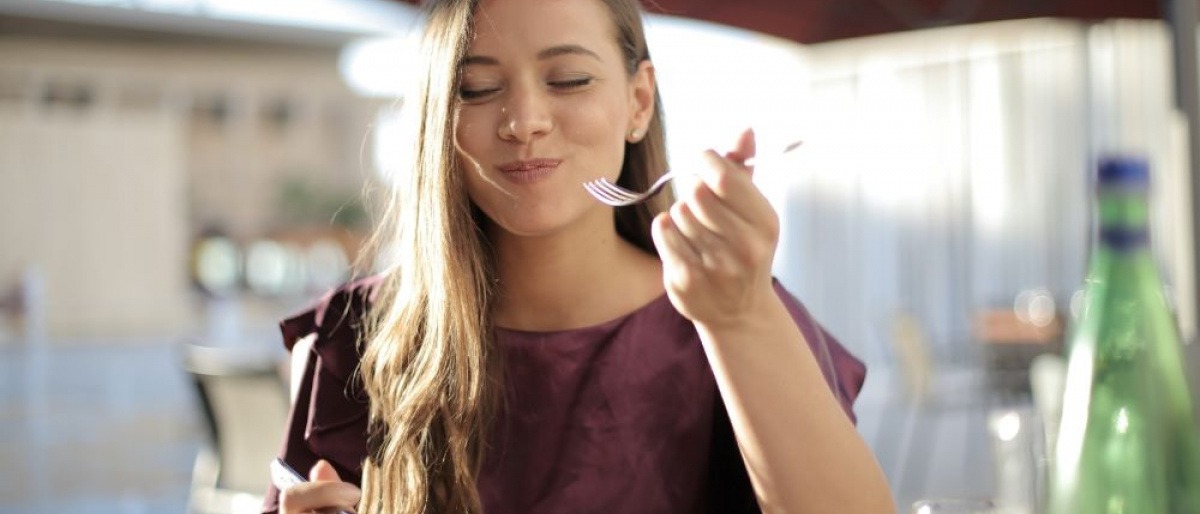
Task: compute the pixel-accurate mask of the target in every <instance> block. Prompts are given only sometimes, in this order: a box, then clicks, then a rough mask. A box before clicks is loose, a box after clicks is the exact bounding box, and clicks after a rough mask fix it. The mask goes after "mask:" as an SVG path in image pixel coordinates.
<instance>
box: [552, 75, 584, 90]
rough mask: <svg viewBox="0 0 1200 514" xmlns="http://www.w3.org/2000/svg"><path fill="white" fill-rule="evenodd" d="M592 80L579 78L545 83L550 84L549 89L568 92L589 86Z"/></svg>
mask: <svg viewBox="0 0 1200 514" xmlns="http://www.w3.org/2000/svg"><path fill="white" fill-rule="evenodd" d="M592 80H594V79H593V78H592V77H580V78H577V79H569V80H552V81H550V82H547V83H548V84H550V87H553V88H554V89H559V90H565V91H569V90H572V89H578V88H581V87H584V86H587V85H590V84H591V83H592Z"/></svg>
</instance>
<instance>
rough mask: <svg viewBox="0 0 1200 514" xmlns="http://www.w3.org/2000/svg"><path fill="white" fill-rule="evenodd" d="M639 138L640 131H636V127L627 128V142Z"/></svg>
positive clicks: (634, 141)
mask: <svg viewBox="0 0 1200 514" xmlns="http://www.w3.org/2000/svg"><path fill="white" fill-rule="evenodd" d="M641 138H642V133H641V132H638V129H630V130H629V142H630V143H636V142H638V140H639V139H641Z"/></svg>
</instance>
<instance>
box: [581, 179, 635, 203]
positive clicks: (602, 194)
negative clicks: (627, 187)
mask: <svg viewBox="0 0 1200 514" xmlns="http://www.w3.org/2000/svg"><path fill="white" fill-rule="evenodd" d="M583 187H584V188H586V189H587V191H588V193H591V195H592V196H593V197H595V198H596V199H597V200H600V201H602V202H604V203H606V204H609V205H613V206H618V207H619V206H623V205H629V204H630V203H632V202H635V201H637V198H636V195H634V194H632V193H629V192H626V191H624V190H618V189H614V187H613V186H611V185H610V184H608V183H607V182H605V181H603V180H594V181H592V182H587V183H585V184H584V185H583Z"/></svg>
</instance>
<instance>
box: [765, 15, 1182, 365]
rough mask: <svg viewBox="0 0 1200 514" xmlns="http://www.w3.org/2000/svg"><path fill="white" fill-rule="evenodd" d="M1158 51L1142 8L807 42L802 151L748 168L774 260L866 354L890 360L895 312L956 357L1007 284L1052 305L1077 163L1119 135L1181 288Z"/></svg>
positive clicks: (1081, 230)
mask: <svg viewBox="0 0 1200 514" xmlns="http://www.w3.org/2000/svg"><path fill="white" fill-rule="evenodd" d="M1169 51H1170V46H1169V40H1168V36H1167V32H1166V29H1165V27H1164V26H1163V25H1162V24H1160V23H1157V22H1135V21H1124V20H1122V21H1111V22H1105V23H1099V24H1085V23H1082V22H1073V21H1063V20H1044V19H1043V20H1021V21H1012V22H1002V23H994V24H986V25H978V26H971V27H954V28H945V29H937V30H929V31H921V32H913V33H906V34H894V35H888V36H881V37H875V38H864V39H861V40H851V41H845V42H837V43H827V44H822V45H815V46H810V47H807V48H806V49H805V50H804V51H803V54H804V56H805V62H806V65H807V66H808V77H807V79H808V80H807V82H805V83H804V84H801V85H799V89H800V90H801V91H802V92H803V96H804V97H805V102H804V103H805V105H804V109H802V116H805V117H806V120H805V125H806V127H807V128H808V132H807V133H806V141H807V142H806V145H805V151H804V153H803V155H802V156H801V157H799V162H798V163H797V164H796V166H797V167H798V170H797V171H796V172H794V173H775V174H769V177H767V178H763V179H762V180H764V181H769V182H770V187H768V188H767V189H768V191H769V192H770V193H769V194H770V196H771V197H772V200H773V201H774V202H775V204H776V207H777V209H779V211H780V213H781V215H782V217H783V220H784V232H783V236H782V241H781V244H780V248H779V254H778V256H777V258H776V274H777V275H778V276H779V277H781V279H782V280H783V281H784V282H785V284H787V285H788V286H789V287H790V288H791V289H792V290H793V291H794V292H796V293H797V294H798V295H799V296H800V297H801V298H802V299H804V301H805V302H806V303H807V304H808V305H809V306H810V308H811V309H812V310H813V311H814V313H815V314H816V315H817V316H818V318H819V319H821V320H823V321H824V322H825V323H826V324H828V325H829V327H830V328H831V330H832V331H833V332H834V333H835V334H836V335H837V336H839V337H840V338H841V339H842V340H844V341H846V343H847V345H848V346H850V347H851V348H853V349H855V350H856V351H857V352H858V353H859V354H860V355H863V356H864V357H865V358H867V359H868V360H869V361H875V363H877V364H882V365H884V366H887V365H889V363H890V362H891V360H892V359H891V356H890V355H889V353H888V352H889V350H888V348H889V344H890V343H889V341H888V340H887V338H888V337H890V335H889V334H888V332H887V326H888V323H889V320H890V319H891V318H892V316H894V315H895V314H896V313H900V312H904V313H909V314H911V315H913V316H915V317H916V318H917V319H918V320H919V321H920V322H921V323H922V325H923V326H925V327H926V329H927V331H928V336H929V338H930V342H931V344H932V345H933V352H934V355H935V356H936V357H937V358H939V359H942V360H946V359H949V360H954V359H958V358H962V357H963V356H964V354H966V353H967V352H968V351H969V349H970V346H969V345H971V344H972V343H973V342H972V341H971V337H970V333H971V326H970V324H971V320H972V317H973V315H974V313H976V312H978V311H980V310H981V309H986V308H1005V307H1007V306H1011V305H1012V303H1013V300H1014V298H1015V297H1016V295H1017V294H1018V293H1019V292H1020V291H1022V290H1024V289H1029V288H1045V289H1047V290H1049V291H1050V292H1051V293H1052V294H1053V296H1054V298H1055V299H1056V301H1057V304H1058V306H1059V308H1060V310H1066V305H1067V304H1068V302H1069V300H1070V297H1071V295H1072V294H1073V292H1074V291H1076V290H1077V289H1078V288H1079V286H1080V285H1081V284H1082V280H1083V273H1084V269H1085V266H1086V257H1087V251H1088V245H1089V244H1090V237H1089V231H1090V228H1091V226H1090V219H1091V218H1090V216H1091V190H1090V180H1091V174H1092V170H1093V168H1094V163H1095V161H1096V159H1097V157H1098V156H1100V155H1102V154H1104V153H1106V152H1111V151H1129V152H1136V153H1140V154H1143V155H1146V156H1147V157H1149V159H1150V162H1151V166H1152V169H1153V173H1154V179H1155V182H1154V194H1155V197H1154V199H1153V200H1154V202H1155V204H1154V206H1155V215H1156V218H1155V219H1154V232H1155V245H1156V250H1158V251H1159V255H1160V256H1162V257H1163V264H1164V271H1165V272H1166V274H1167V277H1165V278H1166V279H1167V281H1168V282H1170V283H1178V284H1179V285H1180V286H1186V285H1188V284H1190V280H1191V279H1190V275H1188V274H1187V273H1188V272H1187V270H1188V263H1189V262H1190V261H1189V259H1188V254H1187V253H1186V252H1187V251H1189V250H1188V244H1187V243H1188V234H1187V228H1186V226H1185V221H1186V220H1187V219H1189V217H1188V216H1187V212H1188V203H1187V182H1186V175H1185V173H1186V171H1185V168H1184V166H1185V159H1184V155H1185V154H1184V153H1183V152H1184V148H1185V146H1184V145H1183V138H1182V126H1181V123H1180V122H1179V121H1178V119H1177V114H1176V113H1175V111H1174V109H1173V107H1172V100H1171V98H1172V97H1171V81H1172V77H1171V69H1170V54H1169ZM1178 292H1180V293H1187V294H1181V295H1179V296H1180V297H1184V296H1190V291H1182V290H1181V291H1178ZM1182 310H1183V311H1185V312H1190V309H1182Z"/></svg>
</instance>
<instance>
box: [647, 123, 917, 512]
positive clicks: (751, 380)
mask: <svg viewBox="0 0 1200 514" xmlns="http://www.w3.org/2000/svg"><path fill="white" fill-rule="evenodd" d="M753 153H754V139H753V134H751V133H749V132H747V133H746V134H744V135H743V137H742V138H741V140H740V141H739V144H738V147H737V149H736V150H735V151H733V152H730V153H729V154H727V155H726V158H722V157H720V156H718V155H716V154H715V153H711V152H710V153H709V158H710V159H709V160H710V163H711V166H710V169H707V170H704V173H703V174H702V180H700V181H697V183H696V184H695V185H694V187H693V188H692V190H691V191H690V194H685V195H681V199H680V200H679V201H678V202H677V203H676V204H675V205H673V206H672V207H671V210H670V212H668V213H664V214H662V215H660V216H659V217H658V218H656V219H655V221H654V227H653V234H654V240H655V245H656V246H657V248H658V249H659V254H660V255H661V256H662V259H663V281H664V285H665V287H666V289H667V293H668V294H669V295H670V297H671V301H672V302H673V303H674V305H675V307H676V308H677V309H678V310H679V311H680V313H682V314H683V315H684V316H687V317H688V318H689V319H691V320H692V321H693V322H694V323H695V325H696V328H697V331H698V332H699V334H700V338H701V341H702V342H703V344H704V348H705V351H706V353H707V354H708V358H709V362H710V363H711V365H712V368H713V372H714V373H715V374H716V379H717V385H718V388H719V389H720V392H721V397H722V399H723V400H724V402H725V405H726V408H727V410H728V411H729V417H730V421H731V422H732V424H733V429H734V434H735V436H736V438H737V441H738V445H739V447H740V448H741V452H742V457H743V459H744V460H745V463H746V469H747V471H748V472H749V475H750V479H751V482H752V483H753V485H754V489H755V493H756V494H757V496H758V500H759V504H760V505H761V506H762V507H763V509H764V510H765V511H767V512H796V513H809V512H812V513H822V512H870V513H874V512H895V508H894V506H893V504H892V498H891V494H890V492H889V490H888V485H887V482H886V479H885V478H884V476H883V473H882V472H881V470H880V469H879V466H878V464H877V463H876V462H875V459H874V457H873V456H872V455H871V452H870V450H869V448H868V447H867V446H866V444H865V443H864V442H863V441H862V439H861V438H860V437H859V436H858V433H857V432H856V431H855V430H854V426H853V424H852V423H851V422H850V420H849V419H848V417H847V416H846V415H845V413H844V412H843V411H842V408H841V406H840V404H839V403H838V401H837V399H836V398H835V397H834V395H833V393H832V391H831V390H830V387H829V385H828V384H827V383H826V381H825V379H824V375H823V374H822V372H821V366H820V365H819V363H818V361H817V360H816V358H815V356H814V355H813V352H812V351H811V350H810V349H809V348H810V345H808V344H806V343H808V341H806V340H805V338H804V335H803V333H802V332H801V331H800V329H799V327H798V326H797V325H796V323H795V321H794V320H793V319H792V318H791V315H790V314H789V312H788V310H787V308H786V306H785V305H784V304H783V302H782V301H781V300H780V298H779V296H778V295H776V294H775V291H774V288H773V285H772V279H771V260H772V258H773V256H774V252H775V245H776V243H777V242H778V239H779V220H778V217H777V216H776V214H775V212H774V210H773V209H772V208H771V206H770V204H769V203H768V202H767V201H766V198H765V197H763V195H762V194H761V193H760V192H759V191H758V189H757V188H756V187H755V186H754V184H753V182H752V181H751V177H750V174H749V173H746V170H745V168H744V167H742V166H740V164H739V163H740V162H741V161H744V160H745V159H746V158H748V157H750V156H751V155H753Z"/></svg>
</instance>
